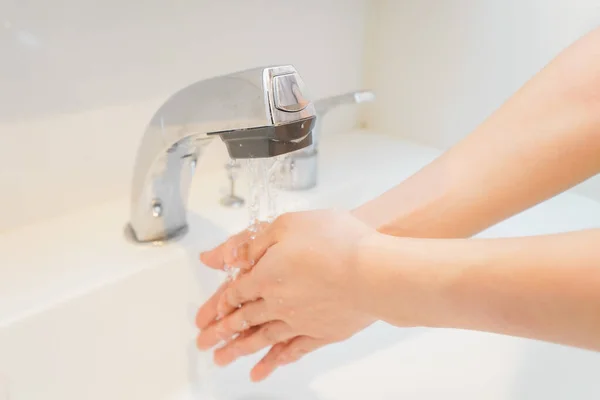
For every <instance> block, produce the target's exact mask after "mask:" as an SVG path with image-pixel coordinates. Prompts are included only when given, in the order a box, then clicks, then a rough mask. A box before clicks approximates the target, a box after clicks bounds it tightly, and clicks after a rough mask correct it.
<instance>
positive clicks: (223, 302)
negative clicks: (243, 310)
mask: <svg viewBox="0 0 600 400" xmlns="http://www.w3.org/2000/svg"><path fill="white" fill-rule="evenodd" d="M257 276H258V275H257V274H254V273H247V274H242V275H240V276H238V278H237V279H236V280H234V281H232V282H230V284H229V286H228V287H227V288H226V289H225V291H224V292H223V294H222V295H221V297H220V298H219V302H218V304H217V315H220V316H225V315H228V314H230V313H231V312H233V311H234V310H235V309H236V308H239V307H241V305H242V304H244V303H248V302H251V301H254V300H257V299H259V298H261V297H262V296H261V295H260V290H259V287H260V285H261V283H262V282H260V281H259V280H258V278H257Z"/></svg>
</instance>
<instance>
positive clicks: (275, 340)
mask: <svg viewBox="0 0 600 400" xmlns="http://www.w3.org/2000/svg"><path fill="white" fill-rule="evenodd" d="M373 234H377V233H376V232H375V231H374V230H372V229H371V228H369V227H367V226H366V225H364V224H363V223H362V222H360V221H359V220H357V219H356V218H354V217H352V216H351V215H350V214H349V213H346V212H339V211H312V212H301V213H291V214H284V215H283V216H281V217H279V218H278V219H277V220H275V222H273V223H272V224H270V225H263V226H262V227H261V229H260V230H259V232H257V233H256V236H255V238H254V239H253V240H248V239H249V238H250V235H251V233H249V232H243V233H241V234H239V235H236V236H234V237H232V238H230V239H229V240H228V241H227V242H225V243H223V244H222V245H220V246H219V247H217V248H216V249H214V250H212V251H209V252H207V253H203V254H202V255H201V259H202V261H203V262H204V263H205V264H206V265H207V266H209V267H212V268H218V269H223V268H224V267H226V266H235V267H238V268H240V269H241V270H242V273H241V274H240V275H239V276H238V278H237V279H235V280H232V281H230V282H228V283H226V284H224V285H223V286H222V287H221V288H220V289H219V290H218V291H217V293H215V294H214V295H213V296H212V298H211V299H209V300H208V301H207V302H206V303H205V304H204V305H203V306H202V307H201V308H200V310H199V311H198V315H197V319H196V323H197V325H198V327H199V328H200V329H201V333H200V334H199V335H198V338H197V346H198V347H199V348H200V349H202V350H208V349H210V348H212V347H213V346H215V345H216V344H218V343H219V342H221V341H222V340H225V341H226V344H225V345H224V346H223V347H221V348H219V349H217V350H216V351H215V355H214V358H215V362H216V363H217V364H219V365H227V364H229V363H231V362H233V361H234V360H236V359H237V358H238V357H240V356H245V355H250V354H253V353H255V352H258V351H260V350H262V349H264V348H267V347H270V346H273V347H272V348H271V349H270V351H269V352H268V353H267V355H266V356H265V357H264V358H263V359H262V360H261V361H260V362H259V363H258V364H257V366H256V367H255V368H254V369H253V370H252V373H251V377H252V379H253V380H255V381H258V380H262V379H264V378H266V377H267V376H268V375H269V374H270V373H271V372H273V370H274V369H275V368H277V367H278V366H279V365H284V364H287V363H290V362H293V361H296V360H298V359H299V358H300V357H302V356H303V355H304V354H306V353H309V352H311V351H313V350H315V349H317V348H319V347H322V346H324V345H326V344H329V343H334V342H339V341H342V340H345V339H348V338H350V337H351V336H353V335H354V334H355V333H357V332H358V331H360V330H362V329H364V328H365V327H367V326H369V325H370V324H371V323H373V322H374V318H373V317H372V316H370V315H369V313H368V312H367V311H366V310H365V309H364V307H363V306H364V304H366V303H368V301H365V300H367V299H365V296H369V293H367V290H366V288H365V286H364V285H363V284H362V283H363V282H364V280H363V278H362V277H361V276H360V273H359V272H358V271H357V268H355V267H356V263H355V259H356V252H357V249H358V247H359V243H360V242H361V241H362V240H364V239H365V238H367V237H369V236H371V235H373ZM254 264H256V265H254Z"/></svg>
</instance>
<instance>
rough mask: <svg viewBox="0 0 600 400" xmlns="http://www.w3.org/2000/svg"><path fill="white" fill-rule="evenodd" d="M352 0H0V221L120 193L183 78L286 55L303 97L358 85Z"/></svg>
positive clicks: (331, 123) (359, 36) (362, 4)
mask: <svg viewBox="0 0 600 400" xmlns="http://www.w3.org/2000/svg"><path fill="white" fill-rule="evenodd" d="M366 3H367V0H304V1H301V2H296V1H294V2H292V1H281V0H237V1H233V0H230V1H209V0H202V1H200V0H179V1H170V0H146V1H144V2H136V1H118V0H105V1H101V2H99V1H93V0H56V1H50V2H49V1H44V0H33V1H28V2H18V1H11V0H0V57H1V62H0V187H1V188H2V190H1V196H2V197H1V198H0V230H3V229H8V228H12V227H15V226H18V225H22V224H25V223H28V222H32V221H35V220H37V219H40V218H45V217H48V216H51V215H57V214H61V213H64V212H66V211H67V210H70V209H72V208H74V207H83V206H86V205H88V204H91V203H95V202H102V201H105V200H107V199H111V198H114V197H116V196H126V195H128V190H129V181H130V176H131V171H132V168H133V158H134V155H135V152H136V149H137V144H138V141H139V139H140V137H141V135H142V133H143V131H144V128H145V125H146V123H147V122H148V121H149V119H150V117H151V116H152V114H153V113H154V111H155V110H156V109H157V108H158V107H159V106H160V104H162V102H163V101H164V100H166V98H167V97H168V96H170V95H171V94H173V93H174V92H176V91H177V90H178V89H180V88H182V87H184V86H187V85H189V84H191V83H193V82H195V81H197V80H200V79H203V78H208V77H211V76H215V75H220V74H223V73H227V72H232V71H235V70H239V69H244V68H250V67H254V66H260V65H265V64H278V63H282V64H288V63H289V64H293V65H295V66H296V68H297V69H298V70H299V72H300V73H301V74H302V76H303V78H304V80H305V82H306V83H307V85H308V86H309V89H310V91H311V93H312V95H313V98H315V99H316V98H318V97H321V96H326V95H333V94H337V93H339V92H343V91H348V90H353V89H357V88H359V87H361V83H362V60H363V48H364V44H363V38H364V36H365V32H364V28H365V18H364V16H365V9H366V7H367V5H366ZM355 114H356V110H352V109H350V108H347V109H344V110H343V111H342V110H340V112H336V113H335V114H332V116H331V118H329V119H328V120H327V126H326V128H327V129H348V128H350V127H352V126H354V125H355V123H356V120H355Z"/></svg>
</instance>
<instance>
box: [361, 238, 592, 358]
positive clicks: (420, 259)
mask: <svg viewBox="0 0 600 400" xmlns="http://www.w3.org/2000/svg"><path fill="white" fill-rule="evenodd" d="M598 243H600V230H590V231H581V232H573V233H567V234H560V235H551V236H540V237H528V238H510V239H471V240H467V239H456V240H447V239H446V240H444V239H404V238H393V237H385V236H383V235H381V236H379V237H378V238H377V239H376V240H374V241H372V242H370V243H369V242H367V243H366V244H365V245H364V246H363V247H362V252H361V256H360V257H359V260H362V261H361V263H360V268H359V270H360V271H365V273H364V274H363V275H364V287H365V290H368V291H370V292H371V293H372V296H370V298H371V299H372V303H370V304H368V308H369V310H371V311H372V312H373V313H374V315H375V316H376V317H378V318H380V319H383V320H386V321H388V322H390V323H393V324H396V325H403V324H404V323H405V321H415V324H417V325H424V326H431V327H448V328H460V329H471V330H480V331H488V332H496V333H501V334H508V335H514V336H521V337H528V338H535V339H540V340H545V341H550V342H556V343H562V344H567V345H574V346H578V347H585V348H591V349H595V350H600V248H599V247H598ZM398 260H402V265H399V262H398ZM365 297H368V296H365ZM399 305H405V306H404V307H399ZM406 305H408V306H406ZM399 310H411V311H410V313H409V314H407V312H406V311H404V312H402V311H399Z"/></svg>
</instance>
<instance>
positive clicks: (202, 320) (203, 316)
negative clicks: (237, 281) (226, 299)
mask: <svg viewBox="0 0 600 400" xmlns="http://www.w3.org/2000/svg"><path fill="white" fill-rule="evenodd" d="M228 284H229V282H225V283H223V284H222V285H221V286H220V287H219V288H218V289H217V291H216V292H215V293H214V294H213V295H212V296H211V297H210V299H208V300H207V301H206V302H205V303H204V304H202V306H200V308H199V309H198V312H197V313H196V326H197V327H198V328H199V329H204V328H206V327H207V326H208V325H209V324H210V323H211V322H213V321H214V320H215V319H217V317H218V314H217V306H218V305H219V300H220V299H221V296H222V295H223V292H225V289H227V286H228Z"/></svg>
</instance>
